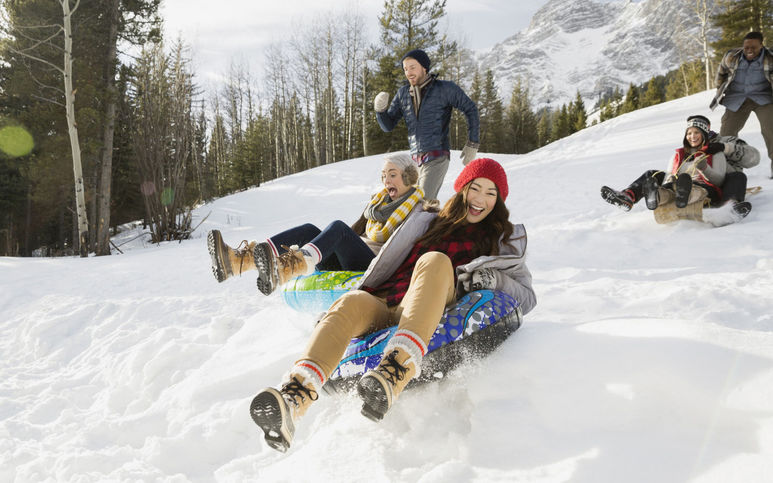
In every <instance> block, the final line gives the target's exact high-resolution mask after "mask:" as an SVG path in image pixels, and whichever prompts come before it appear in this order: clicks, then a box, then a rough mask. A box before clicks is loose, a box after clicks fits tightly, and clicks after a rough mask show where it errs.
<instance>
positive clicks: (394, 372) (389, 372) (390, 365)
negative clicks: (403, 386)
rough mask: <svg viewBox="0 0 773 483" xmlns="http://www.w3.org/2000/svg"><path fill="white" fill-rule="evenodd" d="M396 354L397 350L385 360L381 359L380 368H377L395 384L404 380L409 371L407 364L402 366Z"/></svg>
mask: <svg viewBox="0 0 773 483" xmlns="http://www.w3.org/2000/svg"><path fill="white" fill-rule="evenodd" d="M396 355H397V351H392V352H391V353H390V354H389V355H387V356H386V358H385V359H384V360H383V361H381V364H380V365H379V366H378V369H376V370H377V371H378V372H380V373H381V374H382V375H383V376H384V378H385V379H386V380H388V381H389V383H390V384H392V385H393V386H394V385H395V384H397V381H402V380H403V379H404V378H405V373H406V372H408V369H407V368H406V367H405V366H402V365H400V363H399V362H397V360H396V359H395V356H396Z"/></svg>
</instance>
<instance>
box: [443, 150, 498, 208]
mask: <svg viewBox="0 0 773 483" xmlns="http://www.w3.org/2000/svg"><path fill="white" fill-rule="evenodd" d="M475 178H486V179H490V180H491V181H492V182H493V183H494V184H495V185H496V187H497V190H499V194H500V195H501V196H502V200H503V201H504V200H506V199H507V193H508V189H507V175H506V174H505V170H504V168H502V165H501V164H499V163H497V162H496V161H494V160H493V159H489V158H478V159H473V160H472V161H470V162H469V164H467V166H465V167H464V169H463V170H462V172H461V173H459V177H458V178H456V181H454V191H456V192H457V193H458V192H460V191H462V188H464V186H465V185H466V184H467V183H469V182H470V181H472V180H474V179H475Z"/></svg>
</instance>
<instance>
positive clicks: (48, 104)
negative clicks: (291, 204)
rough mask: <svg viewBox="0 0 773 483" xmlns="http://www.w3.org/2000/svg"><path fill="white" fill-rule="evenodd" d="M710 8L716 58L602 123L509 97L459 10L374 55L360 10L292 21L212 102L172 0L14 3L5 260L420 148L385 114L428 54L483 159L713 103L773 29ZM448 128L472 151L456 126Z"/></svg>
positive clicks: (1, 208)
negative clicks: (316, 171)
mask: <svg viewBox="0 0 773 483" xmlns="http://www.w3.org/2000/svg"><path fill="white" fill-rule="evenodd" d="M694 1H695V5H696V18H697V19H703V20H705V23H706V25H708V26H709V27H708V28H706V29H703V30H704V31H705V32H712V31H713V32H716V33H717V34H718V37H717V38H716V41H715V42H713V43H711V44H710V45H709V44H708V43H707V40H706V39H708V34H706V33H705V32H704V35H703V37H702V38H703V41H704V42H703V43H704V45H705V46H706V47H705V48H704V49H703V50H704V56H703V57H702V58H697V59H686V60H685V62H684V63H683V64H682V65H681V66H680V67H679V68H678V69H676V70H674V71H672V72H669V73H668V74H666V75H664V76H656V77H653V78H652V79H650V81H649V82H647V83H645V84H642V85H639V86H634V85H631V86H629V89H628V92H626V93H625V94H623V93H622V92H621V91H620V90H619V89H618V90H615V91H612V92H608V93H605V94H604V95H603V96H601V97H600V99H599V105H597V106H594V107H593V108H592V109H590V110H589V109H587V108H586V106H585V104H584V102H583V99H582V98H581V96H580V94H579V92H578V93H577V95H576V97H575V99H574V100H573V101H571V102H569V103H567V104H565V105H562V106H560V107H556V108H553V109H548V108H540V109H535V108H534V107H533V104H532V100H531V94H530V90H529V89H530V87H529V82H528V79H522V78H519V79H515V81H514V83H513V86H512V90H511V91H510V92H509V93H507V94H506V95H505V96H504V97H505V99H502V98H500V95H499V92H500V91H499V88H498V86H497V82H496V78H495V76H494V74H493V73H492V71H491V70H488V69H485V68H483V69H481V68H479V67H478V66H476V64H475V61H474V59H473V57H472V54H471V51H470V50H468V49H466V48H464V47H463V46H461V45H459V44H458V42H456V41H455V40H453V39H451V38H449V37H448V36H447V35H446V34H444V32H443V31H442V29H441V27H440V22H441V21H442V20H443V18H444V17H445V15H446V0H384V4H383V10H382V12H381V14H380V16H379V29H380V31H379V41H378V42H377V43H376V44H369V43H368V41H367V39H366V35H365V29H364V25H365V21H364V19H363V18H362V17H361V16H360V15H358V14H356V13H352V12H343V13H331V14H329V15H326V16H323V17H321V18H316V19H314V21H313V22H312V23H309V24H306V25H294V26H293V29H292V34H291V36H290V38H289V39H287V40H283V41H279V42H277V43H275V44H274V45H272V46H271V48H270V49H269V50H268V52H267V54H266V65H265V69H264V72H262V73H261V75H260V77H259V78H258V77H255V76H253V74H252V73H251V72H250V71H249V68H247V67H246V66H244V65H240V64H238V63H233V64H232V66H231V67H230V69H229V71H228V72H226V73H225V81H224V82H222V83H220V84H219V85H218V86H217V87H216V88H214V89H212V90H211V91H209V92H207V91H205V90H204V89H203V88H202V87H201V85H199V84H198V83H197V80H196V77H195V73H194V71H193V68H192V66H191V63H192V59H191V55H190V53H189V51H188V49H187V47H186V45H185V44H184V43H183V42H181V41H179V40H177V41H174V40H172V41H170V40H169V39H163V38H162V35H161V30H160V25H161V18H160V15H159V10H158V8H159V4H160V0H89V1H82V2H81V1H80V0H56V1H54V2H52V1H50V0H49V1H45V0H26V1H23V2H20V1H16V0H0V7H2V11H3V16H4V17H3V18H2V19H0V29H2V31H0V34H1V35H0V255H22V256H29V255H33V254H41V255H69V254H80V255H81V256H86V255H87V254H88V253H95V254H98V255H107V254H110V253H111V252H112V251H114V250H115V249H116V247H111V245H110V243H111V242H110V236H111V235H113V234H115V233H116V231H117V229H118V226H119V225H122V224H124V223H128V222H132V221H137V220H139V221H140V222H141V223H142V225H143V226H144V228H145V230H147V232H148V233H150V236H151V239H152V240H153V241H155V242H161V241H165V240H179V239H185V238H187V237H189V236H190V235H191V233H192V231H193V230H194V229H195V226H193V220H192V219H191V209H192V208H193V207H195V206H196V205H198V204H200V203H202V202H205V201H208V200H211V199H214V198H217V197H221V196H224V195H226V194H229V193H233V192H236V191H239V190H244V189H247V188H250V187H254V186H258V185H260V184H262V183H264V182H266V181H269V180H272V179H274V178H277V177H279V176H285V175H287V174H291V173H295V172H299V171H302V170H306V169H309V168H313V167H315V166H320V165H324V164H328V163H332V162H336V161H340V160H342V159H348V158H352V157H358V156H364V155H371V154H376V153H382V152H387V151H395V150H403V149H406V148H407V141H406V136H407V133H406V131H405V127H404V124H403V123H400V124H399V127H398V128H397V129H395V130H394V131H393V132H391V133H384V132H383V131H381V129H380V128H379V126H378V124H377V123H376V121H375V116H374V114H373V112H372V101H373V97H374V95H375V94H376V93H378V92H379V91H387V92H389V93H390V94H391V95H394V93H395V92H396V91H397V89H398V88H399V86H400V85H401V84H402V83H403V82H404V76H403V74H402V66H401V63H400V58H401V55H402V54H403V53H404V52H406V51H408V50H410V49H412V48H422V49H424V50H426V51H427V52H428V53H429V55H430V58H431V59H432V64H433V65H432V69H431V70H432V72H436V73H438V74H439V75H440V77H441V78H444V79H449V80H453V81H454V82H456V83H457V84H459V85H460V86H462V88H464V89H465V91H466V92H467V93H468V94H469V95H470V97H471V98H472V99H473V100H474V101H475V102H476V103H477V105H478V108H479V111H480V116H481V151H483V152H495V153H526V152H529V151H531V150H534V149H536V148H539V147H541V146H544V145H546V144H548V143H550V142H552V141H555V140H556V139H560V138H562V137H565V136H568V135H570V134H572V133H574V132H576V131H579V130H581V129H583V128H584V127H585V126H586V125H587V124H588V112H589V111H593V110H594V109H600V113H599V118H600V120H605V119H609V118H611V117H614V116H616V115H619V114H621V113H623V112H629V111H631V110H634V109H638V108H641V107H645V106H647V105H652V104H655V103H658V102H663V101H665V100H668V99H673V98H676V97H681V96H684V95H687V94H691V93H694V92H697V91H700V90H703V89H705V88H706V85H707V84H706V82H707V81H706V79H707V77H708V76H709V75H710V72H707V68H708V69H709V71H710V69H711V68H712V67H711V66H712V64H714V65H715V64H716V62H718V57H719V56H721V54H722V53H724V51H725V50H726V49H727V48H731V47H736V46H740V44H741V40H740V39H741V38H742V37H743V35H744V34H745V33H746V32H748V31H749V30H760V31H762V32H763V33H764V34H765V35H766V37H767V38H770V37H769V36H770V35H771V34H773V32H770V28H771V25H772V24H773V22H772V21H771V20H772V19H773V16H772V15H771V6H770V2H769V1H759V0H757V1H753V0H742V1H717V2H708V3H706V1H705V0H694ZM701 5H703V7H701ZM701 8H703V10H701ZM699 23H700V22H699ZM710 29H713V30H710ZM699 40H700V39H699ZM709 55H711V59H710V60H709V57H708V56H709ZM62 59H65V60H64V61H63V60H62ZM67 59H69V60H70V61H69V62H68V60H67ZM707 66H708V67H707ZM450 132H451V144H452V149H460V148H461V147H462V146H463V145H464V143H465V142H466V135H467V129H466V124H465V120H464V118H463V116H461V115H460V114H459V113H458V112H455V113H454V115H453V116H452V120H451V126H450ZM78 173H80V175H79V174H78Z"/></svg>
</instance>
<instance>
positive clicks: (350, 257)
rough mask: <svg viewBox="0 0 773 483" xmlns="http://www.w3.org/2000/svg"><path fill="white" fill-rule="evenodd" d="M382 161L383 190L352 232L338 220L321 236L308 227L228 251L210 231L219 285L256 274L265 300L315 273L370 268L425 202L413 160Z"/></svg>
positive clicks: (393, 158)
mask: <svg viewBox="0 0 773 483" xmlns="http://www.w3.org/2000/svg"><path fill="white" fill-rule="evenodd" d="M385 158H386V160H385V162H384V165H383V168H382V171H381V181H382V183H383V184H384V189H382V190H381V191H379V192H378V193H376V194H375V195H373V197H372V198H371V200H370V202H369V203H368V206H367V207H366V208H365V211H364V212H363V213H362V215H361V216H360V219H359V220H358V221H357V222H355V223H354V225H352V226H351V227H349V226H348V225H347V224H346V223H344V222H343V221H341V220H336V221H333V222H332V223H330V224H329V225H328V226H327V227H326V228H325V229H324V230H320V229H319V228H317V227H316V226H314V225H313V224H311V223H307V224H304V225H300V226H296V227H294V228H290V229H289V230H285V231H283V232H282V233H279V234H277V235H274V236H272V237H271V238H269V239H268V240H266V241H265V242H260V243H258V242H257V241H251V242H248V241H246V240H244V241H242V243H241V244H240V245H239V246H238V247H237V248H231V247H230V246H228V245H226V244H225V242H224V241H223V237H222V234H221V233H220V231H219V230H212V231H210V232H209V234H208V235H207V248H208V249H209V254H210V258H211V262H212V273H213V274H214V275H215V278H216V279H217V281H218V282H223V281H225V280H226V279H228V278H229V277H232V276H234V275H241V274H242V273H244V272H247V271H251V270H257V271H258V288H259V289H260V291H261V292H262V293H264V294H266V295H269V294H270V293H272V292H273V291H274V290H275V289H276V288H277V287H279V286H281V285H282V284H284V283H286V282H287V281H288V280H290V279H291V278H294V277H297V276H299V275H308V274H310V273H313V272H314V270H315V269H317V270H353V271H362V270H365V269H366V268H368V264H370V262H371V260H373V258H374V257H375V256H376V254H377V253H378V252H379V250H380V249H381V247H382V246H383V245H384V243H385V242H386V241H387V240H388V239H389V237H390V235H391V234H392V233H393V232H394V231H395V229H397V227H398V226H399V225H400V223H402V222H403V221H404V220H405V219H406V217H408V215H409V214H410V213H411V211H412V210H413V209H414V208H415V207H416V206H418V205H420V204H422V203H423V199H424V193H423V191H422V190H421V188H418V187H416V186H415V185H416V182H417V181H418V177H419V174H418V170H417V169H416V166H415V164H414V162H413V159H411V157H410V156H409V155H408V154H406V153H392V154H388V155H386V156H385Z"/></svg>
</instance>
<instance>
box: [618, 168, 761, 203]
mask: <svg viewBox="0 0 773 483" xmlns="http://www.w3.org/2000/svg"><path fill="white" fill-rule="evenodd" d="M738 174H740V175H742V176H743V192H744V193H745V192H746V175H744V174H743V173H738ZM650 176H654V177H655V179H656V180H657V181H658V185H659V186H662V187H663V188H666V189H669V190H671V191H673V190H674V184H673V183H666V184H663V180H665V178H666V173H665V172H663V171H659V170H657V169H651V170H649V171H645V172H644V173H642V175H641V176H639V177H638V178H636V181H634V182H633V183H631V184H630V185H629V186H628V188H627V189H629V190H631V192H632V193H633V195H634V201H633V202H634V203H636V202H637V201H639V200H640V199H642V197H643V196H644V180H645V179H647V178H649V177H650ZM730 178H731V177H730V176H729V175H728V177H726V178H725V183H724V184H723V185H722V187H723V190H724V187H725V186H726V185H727V183H728V181H729V180H730ZM693 184H696V185H698V186H701V187H703V188H705V189H706V191H707V192H708V195H709V199H710V200H711V204H712V205H717V204H719V203H720V201H726V200H727V198H725V197H724V196H723V197H722V199H721V200H720V197H719V192H717V190H716V189H715V188H714V187H713V186H709V185H707V184H703V183H698V182H695V181H693ZM731 191H732V192H733V193H736V192H737V180H735V181H734V182H733V188H732V189H731ZM723 194H724V191H723ZM738 201H743V198H741V199H740V200H738Z"/></svg>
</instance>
